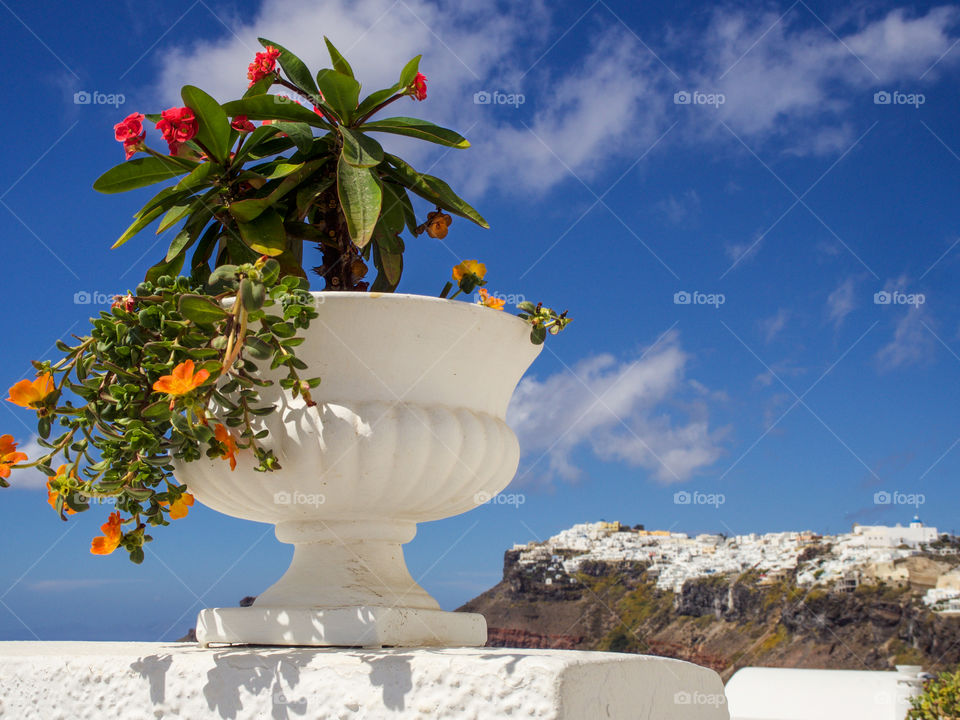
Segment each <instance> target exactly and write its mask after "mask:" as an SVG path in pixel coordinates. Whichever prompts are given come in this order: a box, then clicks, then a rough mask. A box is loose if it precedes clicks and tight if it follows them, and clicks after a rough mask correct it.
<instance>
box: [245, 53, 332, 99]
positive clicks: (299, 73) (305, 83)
mask: <svg viewBox="0 0 960 720" xmlns="http://www.w3.org/2000/svg"><path fill="white" fill-rule="evenodd" d="M257 41H258V42H259V43H260V44H261V45H263V46H264V47H267V46H268V45H273V47H275V48H276V49H277V50H279V51H280V56H279V57H278V58H277V62H279V63H280V67H281V68H283V71H284V72H285V73H286V74H287V77H288V78H289V79H290V81H291V82H292V83H293V84H294V85H296V86H298V87H299V88H300V89H301V90H306V92H307V94H308V95H310V96H312V97H316V96H317V95H318V94H319V93H318V92H317V86H316V84H315V83H314V82H313V77H312V76H311V75H310V70H309V69H308V68H307V66H306V64H304V62H303V60H301V59H300V58H298V57H297V56H296V55H294V54H293V53H292V52H290V51H289V50H287V49H286V48H285V47H284V46H283V45H280V44H279V43H275V42H273V41H272V40H267V39H266V38H257ZM314 105H316V103H314Z"/></svg>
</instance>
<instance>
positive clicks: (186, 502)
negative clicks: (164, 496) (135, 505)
mask: <svg viewBox="0 0 960 720" xmlns="http://www.w3.org/2000/svg"><path fill="white" fill-rule="evenodd" d="M160 504H161V505H163V506H164V507H166V506H167V505H170V519H171V520H179V519H180V518H185V517H186V516H187V513H188V512H190V507H191V506H192V505H193V495H191V494H190V493H184V494H183V495H181V496H180V498H179V499H177V500H174V501H173V504H171V503H170V502H169V501H167V500H162V501H161V502H160Z"/></svg>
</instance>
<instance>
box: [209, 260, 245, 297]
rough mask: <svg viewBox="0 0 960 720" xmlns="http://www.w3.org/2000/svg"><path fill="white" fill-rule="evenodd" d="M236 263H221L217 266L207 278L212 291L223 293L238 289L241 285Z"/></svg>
mask: <svg viewBox="0 0 960 720" xmlns="http://www.w3.org/2000/svg"><path fill="white" fill-rule="evenodd" d="M236 276H237V266H236V265H220V266H219V267H217V268H215V269H214V271H213V272H212V273H210V277H209V278H208V279H207V287H208V288H209V289H210V292H212V293H222V292H227V291H228V290H236V289H237V287H238V286H239V283H238V280H237V277H236Z"/></svg>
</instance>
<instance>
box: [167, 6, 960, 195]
mask: <svg viewBox="0 0 960 720" xmlns="http://www.w3.org/2000/svg"><path fill="white" fill-rule="evenodd" d="M825 19H826V21H827V22H828V23H834V24H836V25H837V28H838V29H837V33H838V35H839V36H840V40H838V39H837V38H836V37H834V36H833V34H832V33H831V32H830V31H828V30H827V29H826V28H824V27H823V26H822V25H820V23H819V22H817V21H815V20H814V19H813V18H812V16H811V15H810V13H809V11H807V10H805V9H804V8H803V7H802V6H797V7H795V8H793V10H791V11H790V12H789V13H788V14H787V15H786V16H785V17H784V18H782V19H779V20H778V17H777V15H776V14H773V13H763V12H752V13H748V12H747V11H740V10H737V11H731V10H726V9H725V10H716V11H714V13H713V15H712V16H711V20H710V21H709V22H708V24H707V26H706V27H705V28H703V27H701V28H697V27H696V26H695V25H694V24H693V21H691V24H690V25H688V26H685V27H677V28H670V29H664V30H663V33H662V35H661V36H660V37H657V36H656V35H655V34H652V33H647V34H646V35H645V37H644V41H645V42H647V43H648V45H649V46H650V47H651V48H653V49H654V50H655V51H656V52H658V54H661V55H662V56H663V57H665V58H667V60H668V62H669V64H671V65H676V70H679V71H680V72H681V73H682V74H683V77H684V80H683V81H679V80H678V79H677V76H675V75H673V74H672V73H671V71H670V70H668V69H667V68H666V67H665V66H664V65H662V64H661V63H660V62H659V61H658V60H657V59H656V58H655V57H654V56H653V55H652V54H651V53H650V52H649V51H648V50H647V49H646V48H645V47H644V46H643V45H642V44H641V43H640V42H639V40H638V39H637V38H636V36H635V35H634V34H633V32H632V31H631V30H629V29H627V28H626V27H624V26H623V25H621V24H620V23H619V22H617V21H616V20H615V19H614V18H612V17H611V16H610V14H609V12H608V11H606V10H605V9H604V8H603V7H602V6H597V7H596V8H595V9H593V10H592V11H591V12H589V13H588V15H587V17H586V18H584V19H583V20H582V22H581V24H580V25H579V26H578V27H577V28H576V29H575V30H574V32H572V33H570V34H569V35H568V36H564V44H563V46H560V47H551V46H552V44H553V43H554V42H555V41H556V40H557V39H558V38H560V37H561V35H563V33H564V31H565V30H567V29H568V28H567V27H566V26H562V25H561V24H560V23H559V22H558V21H557V20H556V19H555V17H554V15H553V11H552V8H551V7H550V6H548V5H547V4H546V3H544V2H542V0H541V1H540V2H532V3H523V4H521V3H514V4H509V5H505V6H504V5H501V6H489V5H482V6H481V5H476V4H473V5H471V4H469V3H467V2H444V3H440V2H437V1H435V0H401V2H395V3H391V2H390V1H389V0H357V2H347V0H331V1H330V2H326V3H323V4H317V3H314V2H308V0H264V2H263V4H262V5H261V6H260V8H259V10H258V11H257V12H256V14H254V15H252V16H244V18H243V19H241V20H237V21H232V20H231V19H230V18H223V20H224V22H226V23H227V24H228V25H230V33H229V34H225V35H224V36H223V37H222V38H221V39H219V40H214V41H202V42H198V43H193V44H189V45H182V46H179V47H174V48H172V49H167V50H165V51H164V55H163V59H164V65H163V67H162V70H161V77H160V80H159V85H158V89H157V94H158V95H160V96H162V98H163V100H164V101H165V102H167V103H174V102H179V88H180V86H181V85H183V84H185V83H188V82H194V83H198V84H200V85H201V86H203V87H204V89H207V90H208V91H209V92H211V93H212V94H213V95H214V96H215V97H217V98H219V99H227V98H232V97H237V96H239V94H240V93H242V92H243V90H244V89H245V87H246V80H245V73H246V66H247V64H248V63H249V62H250V60H251V59H252V56H253V54H254V52H256V51H257V50H258V49H259V45H258V43H257V41H256V38H257V36H258V35H260V36H264V37H268V38H271V39H274V40H276V41H278V42H283V43H284V44H285V45H287V46H288V47H289V48H290V49H291V50H293V51H294V52H297V53H298V54H299V55H300V56H301V57H302V58H303V59H304V60H305V61H306V62H307V64H308V66H310V67H312V68H315V69H316V68H319V67H322V66H324V65H327V64H329V60H328V58H327V56H326V51H325V48H324V45H323V43H322V41H321V38H322V36H323V35H328V36H329V37H330V38H331V39H332V40H333V41H334V42H335V43H336V44H337V45H338V47H339V48H340V50H341V51H342V52H344V54H346V55H347V56H348V58H349V59H350V61H351V63H352V64H353V66H354V69H355V70H356V71H357V75H358V77H360V78H361V79H362V80H363V81H364V83H365V88H366V89H367V90H372V89H375V88H380V87H385V86H388V85H390V84H392V83H393V82H394V81H395V79H396V75H397V72H398V70H399V68H400V67H401V66H402V64H403V63H404V62H406V60H408V59H409V58H410V57H412V56H413V55H416V54H419V53H423V55H424V59H423V63H422V69H423V71H424V72H425V74H426V75H427V76H428V78H429V93H430V95H429V99H428V102H427V103H425V104H424V105H422V106H421V105H419V104H417V103H414V102H408V101H403V103H402V105H401V106H399V107H398V108H397V111H398V114H407V115H417V114H423V115H426V116H428V117H429V118H430V119H431V120H434V121H436V122H439V123H441V124H444V125H447V126H450V127H454V128H456V129H458V130H460V131H461V132H463V133H464V134H465V135H467V136H468V137H469V139H470V140H471V141H472V142H474V147H473V148H472V149H471V150H470V151H468V155H467V156H464V155H463V154H462V153H458V152H451V153H448V154H445V155H442V161H441V163H440V165H439V166H438V167H437V168H436V169H435V170H434V172H435V173H437V174H440V175H443V176H444V177H449V178H450V179H451V181H452V182H453V184H454V186H455V187H457V188H458V189H460V190H461V191H462V192H463V194H465V195H467V196H468V197H471V198H475V197H477V196H478V195H479V194H480V193H482V192H484V191H486V190H489V189H499V190H501V191H502V192H508V193H515V192H517V191H520V192H524V193H527V194H534V195H538V194H539V195H542V194H544V193H546V192H547V191H548V190H550V189H551V188H552V187H554V186H556V185H557V184H558V183H561V182H565V181H567V182H569V181H571V180H572V178H571V176H575V177H576V178H578V179H580V180H582V181H583V182H585V183H587V184H591V185H593V181H594V180H595V179H596V178H598V176H599V175H600V174H601V173H604V172H608V171H610V170H615V171H622V170H624V169H626V167H628V166H629V163H630V162H632V161H633V160H634V159H636V158H637V157H639V156H640V155H641V154H642V153H643V152H644V151H646V150H647V149H648V148H649V147H650V146H651V144H652V143H654V141H656V140H657V138H659V137H660V135H661V134H662V133H664V132H665V131H666V130H667V129H668V128H669V127H670V125H671V123H672V122H673V120H675V119H679V120H681V121H683V123H684V125H682V126H681V128H683V127H686V128H687V134H686V135H684V134H683V132H682V131H681V130H676V131H673V132H671V133H670V134H669V135H668V136H667V138H666V139H665V140H664V142H663V147H664V148H666V147H668V146H669V144H670V143H674V142H678V141H681V140H682V139H686V140H689V141H692V142H694V143H698V142H705V141H716V140H717V138H723V139H724V141H725V142H728V143H732V144H733V145H734V146H738V143H736V141H735V140H733V138H731V137H730V135H729V133H727V132H726V131H725V130H723V129H722V127H721V126H720V125H719V124H718V123H717V122H716V120H717V119H721V120H723V121H724V122H725V123H726V124H727V125H728V126H729V127H730V128H731V129H732V130H733V131H734V132H735V133H737V134H738V135H740V136H742V137H744V138H745V141H747V142H749V143H750V144H751V145H757V146H758V147H759V146H762V145H763V144H764V143H765V142H768V141H776V143H777V144H776V147H777V148H778V149H779V150H780V151H781V152H784V153H793V154H804V153H828V154H835V153H837V152H839V151H842V150H845V149H846V148H847V147H848V146H849V144H850V143H851V142H852V140H853V139H854V138H855V137H856V135H857V134H859V133H860V132H862V130H863V128H861V127H859V126H857V125H856V124H855V123H853V122H851V120H850V118H849V114H850V111H851V110H852V109H853V108H854V107H855V106H857V105H859V106H860V107H863V106H864V105H866V104H869V103H871V101H872V98H871V95H870V93H872V91H873V90H874V89H877V88H879V87H880V86H881V85H882V83H891V82H895V81H898V80H901V79H904V80H905V79H907V78H911V82H913V83H915V84H922V82H921V81H920V80H915V78H917V76H918V75H919V74H921V73H922V72H923V71H924V70H926V68H928V67H929V66H931V65H932V64H933V63H934V62H936V60H937V59H938V58H939V57H940V56H941V55H943V54H944V53H945V52H946V51H947V50H948V49H949V48H950V46H951V44H952V43H953V41H954V40H955V34H954V33H953V31H952V27H953V25H954V24H955V22H956V19H957V11H956V10H955V9H953V8H947V7H944V8H936V9H933V10H930V11H929V12H927V13H926V14H925V15H919V16H910V15H908V14H907V13H906V12H905V11H903V10H902V9H897V10H892V11H890V12H888V13H887V14H886V15H883V16H878V17H876V18H874V19H872V20H866V19H863V18H862V17H860V16H857V17H856V18H855V19H854V20H853V21H850V22H843V23H841V22H839V21H836V20H834V19H832V18H829V17H827V18H825ZM841 40H842V42H841ZM844 44H846V47H845V46H844ZM851 50H853V53H856V54H857V55H859V57H860V59H858V58H857V57H856V56H855V55H854V54H853V53H851ZM544 54H546V56H545V57H543V58H542V59H541V56H543V55H544ZM674 58H680V59H679V60H676V59H674ZM958 59H960V51H955V52H950V53H946V55H945V56H944V57H943V59H942V60H940V63H939V65H938V69H940V68H943V69H946V68H947V67H948V66H950V65H952V64H954V63H955V62H956V61H957V60H958ZM561 60H562V66H559V67H558V61H561ZM861 60H862V61H863V62H861ZM867 66H868V67H869V68H871V69H872V71H873V73H875V74H873V73H871V70H868V69H867ZM728 71H729V72H728ZM935 74H936V73H935V72H934V73H931V74H930V75H929V76H928V78H927V79H928V80H929V79H931V78H932V77H933V76H934V75H935ZM678 84H682V85H685V86H687V87H686V89H690V90H693V89H701V90H704V91H720V92H722V93H724V94H725V96H726V102H725V103H724V104H723V105H722V106H721V107H720V109H719V110H713V109H710V108H705V107H692V106H687V107H682V108H678V107H677V106H675V105H673V93H674V92H675V91H677V90H679V89H684V88H682V87H679V86H678ZM479 90H488V91H492V90H500V91H503V92H514V93H523V94H524V95H525V96H526V98H527V101H526V104H524V105H522V106H520V109H519V110H515V109H512V108H508V107H502V106H501V107H497V106H493V105H475V104H474V102H473V94H474V93H475V92H477V91H479ZM386 142H387V144H388V145H389V146H390V147H391V149H394V150H398V151H399V152H400V154H402V155H404V156H405V157H408V159H410V161H411V162H413V163H414V164H415V165H416V166H418V169H421V170H426V169H428V168H430V167H431V165H432V163H433V161H434V160H435V159H437V158H440V157H441V154H442V153H443V152H444V151H442V150H440V151H436V152H433V151H429V150H427V149H426V146H425V145H424V144H423V143H416V142H414V141H411V140H405V139H399V138H390V139H389V140H387V141H386ZM611 180H612V177H611ZM574 182H576V181H574ZM592 189H593V190H594V191H595V192H597V193H598V194H600V193H602V191H603V190H604V189H605V188H604V187H603V186H602V185H601V186H599V187H593V188H592Z"/></svg>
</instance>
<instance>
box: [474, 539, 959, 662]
mask: <svg viewBox="0 0 960 720" xmlns="http://www.w3.org/2000/svg"><path fill="white" fill-rule="evenodd" d="M517 558H518V553H517V552H515V551H508V552H507V553H506V555H505V557H504V573H503V580H502V581H501V582H500V583H499V584H497V585H496V586H495V587H493V588H491V589H490V590H488V591H487V592H485V593H483V594H482V595H480V596H479V597H477V598H475V599H473V600H471V601H470V602H468V603H467V604H466V605H464V606H463V607H462V608H460V609H461V610H464V611H470V612H479V613H482V614H483V615H485V616H486V618H487V624H488V626H489V628H490V631H489V641H488V645H491V646H494V647H535V648H543V647H554V648H567V649H582V650H613V651H620V652H637V653H648V654H653V655H662V656H667V657H675V658H680V659H684V660H690V661H693V662H696V663H698V664H700V665H705V666H708V667H711V668H713V669H715V670H717V671H718V672H720V673H721V674H722V675H723V676H724V677H725V678H726V677H729V675H731V674H732V673H733V672H734V671H735V670H736V669H737V668H739V667H743V666H745V665H766V666H779V667H819V668H850V669H874V670H882V669H892V668H893V666H894V665H895V664H920V665H924V666H925V667H926V668H928V669H935V668H939V667H945V666H953V665H956V664H958V663H960V617H956V616H942V615H935V614H933V613H930V612H929V611H928V610H926V609H925V608H924V607H923V605H922V604H921V603H920V599H919V593H918V591H917V590H915V589H911V588H910V587H909V586H907V587H902V588H900V587H893V586H888V585H884V584H883V583H877V584H864V585H861V586H860V587H859V588H857V589H856V590H855V591H853V592H848V593H840V592H832V591H827V590H825V589H822V588H813V589H810V588H802V587H798V586H797V585H796V583H795V582H794V579H793V578H792V577H791V576H789V575H788V576H785V577H781V578H778V579H776V580H773V581H771V580H769V579H761V578H760V577H759V576H757V575H755V574H752V573H745V574H743V575H740V576H738V577H732V576H712V577H709V578H702V579H698V580H691V581H688V582H686V583H685V584H684V586H683V588H682V590H681V592H679V593H673V592H670V591H664V590H658V589H657V588H656V586H655V582H654V579H653V578H651V577H649V575H648V572H647V568H646V567H645V566H644V565H643V564H642V563H636V562H629V563H603V562H590V563H585V564H584V565H583V566H582V567H581V568H580V571H579V572H577V573H575V574H574V575H567V574H566V573H563V572H562V571H558V564H557V562H556V561H555V560H554V561H553V562H548V563H545V564H543V565H542V566H537V565H529V564H528V565H521V564H519V563H518V562H517Z"/></svg>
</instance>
